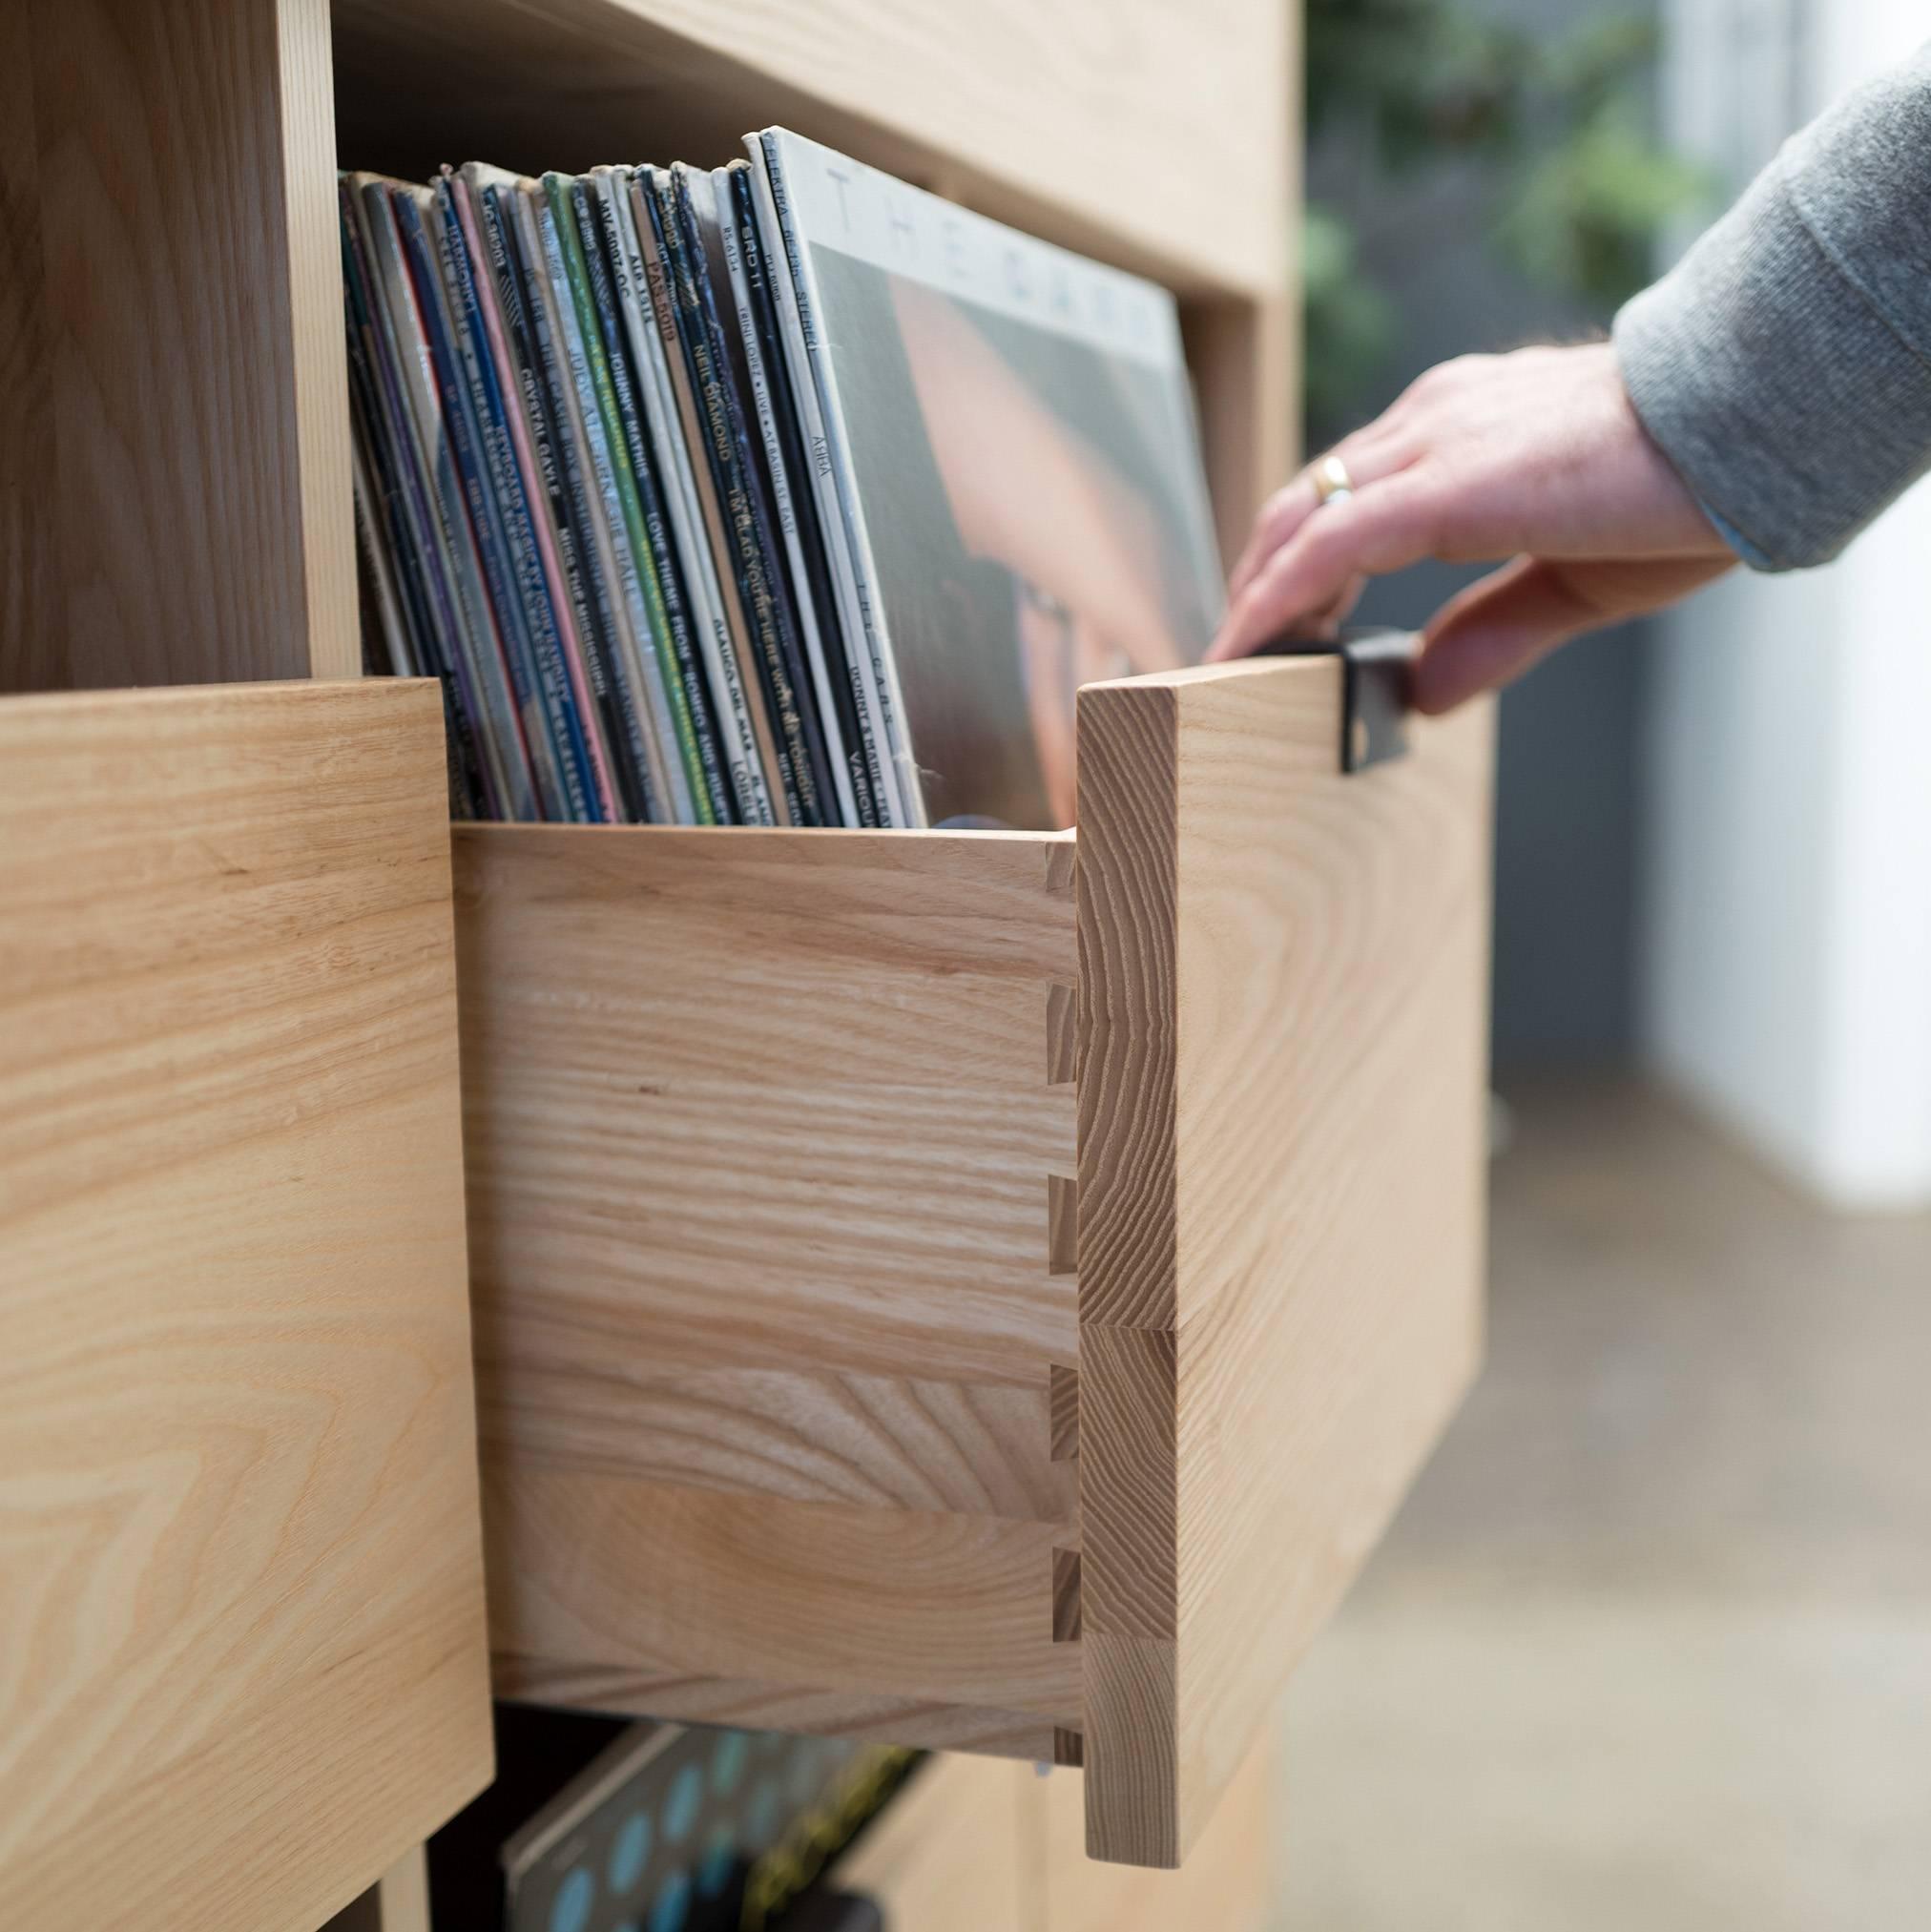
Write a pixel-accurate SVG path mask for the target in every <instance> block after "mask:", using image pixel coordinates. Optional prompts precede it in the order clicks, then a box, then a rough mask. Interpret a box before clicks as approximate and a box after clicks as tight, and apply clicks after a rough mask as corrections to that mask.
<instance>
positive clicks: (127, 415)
mask: <svg viewBox="0 0 1931 1932" xmlns="http://www.w3.org/2000/svg"><path fill="white" fill-rule="evenodd" d="M5 15H6V17H5V21H4V24H0V68H4V69H5V70H6V71H7V79H6V81H5V82H4V84H0V85H4V87H5V90H6V92H7V94H8V96H9V101H8V104H9V106H10V107H11V108H12V109H14V110H15V112H16V113H19V112H21V111H22V110H25V112H24V117H23V118H22V119H19V120H15V119H14V118H13V116H12V115H9V116H7V120H8V132H7V134H6V135H5V136H4V137H0V138H4V139H5V141H6V144H7V148H8V164H9V165H8V185H7V188H6V191H5V193H6V208H5V228H6V248H7V263H6V265H7V268H8V270H9V274H8V277H7V286H6V292H5V294H4V295H0V357H4V358H5V359H6V360H8V361H11V360H12V359H13V358H14V357H15V356H19V357H21V358H22V359H23V363H24V365H25V366H27V367H31V369H32V370H33V371H34V372H35V377H36V380H35V381H34V382H33V383H32V384H31V387H30V388H29V389H28V390H27V391H26V393H21V394H14V393H13V392H12V384H6V385H5V386H6V387H7V388H8V390H9V392H10V393H9V400H8V403H7V404H6V405H5V406H6V408H7V409H8V411H9V412H10V413H9V419H8V420H7V422H6V424H5V426H4V427H0V466H4V472H0V516H4V518H5V524H6V529H5V530H4V532H0V534H4V536H5V539H6V542H7V544H8V546H9V548H10V549H12V548H13V547H14V546H15V545H17V544H24V545H25V549H26V553H27V554H29V555H30V556H31V557H32V558H34V559H36V560H37V572H44V573H46V576H42V575H40V574H38V573H36V574H33V575H31V576H30V577H29V578H28V579H27V580H26V583H25V585H24V587H23V589H22V590H21V591H19V592H11V591H10V592H9V593H8V594H7V595H5V596H0V618H4V621H5V625H6V628H5V629H4V630H0V690H22V689H27V688H30V687H45V686H49V685H60V686H73V687H89V686H94V687H97V686H110V685H127V684H162V683H179V682H187V681H194V680H216V679H229V678H273V677H294V676H306V675H323V676H349V675H354V674H355V673H356V671H357V670H358V668H359V666H360V662H361V651H360V641H359V629H358V619H357V613H356V593H355V575H354V571H355V562H354V551H353V548H352V545H353V541H354V538H353V532H352V528H351V524H350V508H349V460H348V429H347V420H346V409H347V378H346V365H345V362H344V359H343V345H342V313H341V304H342V296H341V275H340V266H339V244H338V242H337V239H336V232H335V195H334V135H333V109H332V92H331V86H330V71H329V34H328V9H327V5H326V0H211V4H204V5H199V6H195V7H155V6H151V5H146V4H143V0H18V4H16V5H13V6H10V7H9V8H8V9H6V10H5ZM30 148H31V153H30V152H29V150H30ZM23 507H24V509H25V515H24V517H23V513H22V511H23ZM23 523H25V524H26V525H28V526H31V541H28V540H27V539H26V538H24V537H22V536H21V535H20V532H21V530H22V527H23ZM49 578H51V581H49V580H48V579H49Z"/></svg>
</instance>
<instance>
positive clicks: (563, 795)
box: [425, 175, 609, 824]
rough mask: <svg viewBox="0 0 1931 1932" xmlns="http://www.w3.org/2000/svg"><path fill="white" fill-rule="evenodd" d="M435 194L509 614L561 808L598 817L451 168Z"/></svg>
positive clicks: (564, 815) (593, 770)
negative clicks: (499, 546)
mask: <svg viewBox="0 0 1931 1932" xmlns="http://www.w3.org/2000/svg"><path fill="white" fill-rule="evenodd" d="M433 194H434V197H435V198H434V200H433V202H432V203H430V204H429V205H428V206H427V207H426V210H425V214H426V217H427V222H426V225H427V226H428V227H429V228H430V229H432V230H433V233H434V236H435V240H436V244H437V250H438V253H439V255H440V257H441V261H442V268H443V279H444V293H445V295H446V297H447V298H448V300H449V302H450V304H451V312H450V317H449V321H450V323H451V333H452V336H453V338H454V342H455V345H456V351H457V356H458V359H459V361H460V363H461V365H462V371H463V374H464V376H465V378H466V379H467V384H468V388H469V398H468V401H469V405H470V414H471V416H472V417H473V419H474V422H475V426H476V429H477V431H478V433H479V437H480V440H481V443H482V446H483V448H482V454H483V462H484V469H485V473H484V485H485V489H486V492H487V494H488V499H489V510H490V515H491V520H492V522H493V523H494V524H495V526H496V532H497V536H498V539H499V541H500V542H501V544H502V546H503V550H504V552H505V556H504V564H505V569H506V571H508V574H509V586H510V589H511V591H512V593H513V595H514V598H515V601H516V608H515V611H514V612H513V613H512V616H513V617H514V618H515V619H516V620H517V626H516V628H517V635H518V641H519V649H520V650H521V651H522V652H523V653H524V654H525V659H524V674H525V675H526V677H527V678H528V679H529V681H530V685H531V696H532V697H533V699H534V701H535V703H536V704H537V705H538V706H539V708H540V716H541V721H542V723H543V725H544V727H545V729H546V731H547V734H548V741H549V744H550V755H551V759H552V768H553V770H554V772H555V775H556V782H557V784H558V788H559V793H558V804H559V812H558V816H559V817H560V818H561V819H562V820H563V821H565V822H567V823H571V824H583V823H586V822H599V821H603V820H605V819H607V818H608V816H609V813H608V810H607V808H606V800H608V791H607V790H603V789H602V788H600V785H599V779H600V778H601V774H602V760H601V759H600V758H596V757H595V756H594V755H593V754H592V749H591V744H590V741H589V739H588V738H587V737H586V726H587V724H588V722H589V720H587V719H585V718H584V717H581V716H580V715H579V714H578V711H577V708H576V700H575V696H574V694H573V693H572V692H571V683H570V671H569V667H568V666H567V664H566V663H565V661H564V655H563V639H562V636H561V634H559V633H558V630H557V626H556V610H555V607H554V605H552V603H551V601H550V583H549V581H548V579H547V578H546V576H545V574H544V570H543V559H542V557H541V555H540V554H539V552H538V551H537V546H536V532H535V530H534V528H533V527H532V525H531V523H530V521H529V501H528V498H527V497H526V495H525V492H524V488H523V475H522V471H521V469H520V468H519V467H518V465H517V461H516V451H515V449H514V447H512V445H511V442H510V437H509V418H508V416H507V414H506V413H505V409H504V398H503V389H502V385H501V384H500V383H499V382H498V381H497V378H496V364H495V358H494V356H493V355H492V354H491V353H490V348H489V342H488V331H487V329H486V328H485V325H484V321H483V309H482V302H481V299H480V295H479V292H478V289H477V286H476V264H475V261H474V260H473V259H472V258H471V256H470V253H469V247H468V242H467V238H466V237H465V235H464V233H463V227H462V220H461V217H460V214H459V213H458V210H457V208H456V201H455V190H454V187H453V184H452V181H451V177H449V176H447V175H445V176H444V177H442V178H441V180H439V181H438V182H437V184H436V187H435V189H434V190H433Z"/></svg>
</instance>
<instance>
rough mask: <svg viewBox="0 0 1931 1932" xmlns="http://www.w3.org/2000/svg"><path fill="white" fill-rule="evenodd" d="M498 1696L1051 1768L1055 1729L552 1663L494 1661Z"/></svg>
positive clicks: (974, 1712)
mask: <svg viewBox="0 0 1931 1932" xmlns="http://www.w3.org/2000/svg"><path fill="white" fill-rule="evenodd" d="M496 1689H497V1694H498V1695H499V1696H502V1697H506V1698H509V1699H512V1700H524V1701H528V1702H530V1703H536V1704H561V1705H565V1706H569V1707H572V1708H576V1709H581V1710H589V1711H611V1712H619V1713H629V1714H634V1715H636V1716H639V1717H658V1718H662V1719H665V1720H667V1721H669V1722H673V1723H680V1724H724V1725H729V1726H731V1727H732V1728H734V1729H737V1730H742V1731H798V1732H802V1733H804V1734H805V1735H808V1736H824V1737H854V1738H859V1739H862V1740H865V1741H868V1742H873V1743H879V1744H896V1745H901V1746H904V1747H907V1748H909V1749H912V1750H922V1751H956V1752H967V1753H970V1754H972V1755H975V1756H981V1755H985V1756H993V1757H1008V1758H1019V1759H1023V1760H1025V1762H1026V1763H1028V1765H1031V1764H1049V1763H1052V1762H1054V1761H1055V1759H1054V1755H1053V1754H1054V1735H1055V1732H1054V1726H1053V1724H1052V1722H1051V1720H1050V1719H1049V1718H1045V1717H1041V1716H1039V1715H1037V1714H1033V1713H1030V1712H1025V1711H1000V1710H997V1709H994V1708H993V1707H992V1706H990V1705H985V1704H942V1703H937V1702H934V1701H933V1700H931V1699H929V1698H915V1697H893V1696H882V1695H876V1694H870V1693H863V1692H852V1691H823V1690H814V1689H811V1688H809V1687H801V1686H799V1685H797V1684H760V1683H758V1682H755V1681H753V1680H751V1679H748V1678H732V1677H715V1676H700V1677H686V1676H678V1675H676V1674H675V1673H674V1672H653V1671H648V1670H642V1671H640V1670H635V1669H630V1668H625V1667H622V1666H617V1665H608V1664H597V1665H585V1666H565V1665H562V1664H559V1663H558V1662H557V1661H556V1660H555V1659H554V1658H549V1657H514V1656H509V1655H501V1654H499V1656H498V1658H497V1667H496Z"/></svg>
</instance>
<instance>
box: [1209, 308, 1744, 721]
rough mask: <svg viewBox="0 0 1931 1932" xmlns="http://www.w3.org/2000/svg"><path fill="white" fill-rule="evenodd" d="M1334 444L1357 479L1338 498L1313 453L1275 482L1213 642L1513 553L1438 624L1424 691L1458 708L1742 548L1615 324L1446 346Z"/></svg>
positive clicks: (1419, 694) (1711, 573)
mask: <svg viewBox="0 0 1931 1932" xmlns="http://www.w3.org/2000/svg"><path fill="white" fill-rule="evenodd" d="M1332 453H1333V454H1334V455H1336V456H1338V457H1339V459H1340V461H1341V463H1342V464H1343V465H1344V466H1345V467H1346V471H1347V474H1348V476H1349V477H1350V478H1351V479H1352V481H1353V483H1354V487H1355V488H1354V494H1353V495H1351V496H1348V497H1338V498H1336V499H1335V500H1334V501H1332V502H1330V503H1328V504H1327V505H1326V506H1324V507H1323V506H1322V505H1321V504H1320V501H1319V498H1318V495H1317V493H1316V489H1315V486H1314V483H1313V481H1312V478H1311V476H1310V475H1309V474H1307V473H1305V472H1304V473H1303V474H1302V475H1301V476H1299V477H1298V478H1297V479H1296V480H1295V481H1294V482H1293V483H1291V484H1289V485H1288V486H1287V487H1286V488H1284V489H1282V490H1280V491H1278V492H1277V494H1276V495H1275V496H1274V497H1273V498H1271V499H1270V500H1269V502H1268V503H1267V505H1266V507H1265V508H1264V509H1262V511H1261V513H1260V516H1259V519H1258V520H1257V522H1256V526H1255V530H1254V535H1253V536H1252V538H1250V539H1249V542H1248V545H1247V550H1246V551H1245V553H1244V554H1243V555H1242V556H1241V558H1240V561H1239V562H1238V563H1237V564H1236V565H1235V570H1234V575H1233V578H1232V579H1231V581H1230V583H1229V586H1228V594H1229V598H1230V605H1229V610H1228V614H1227V621H1226V622H1225V623H1224V624H1223V625H1222V626H1221V629H1220V634H1219V635H1218V636H1217V637H1216V638H1215V641H1214V645H1213V648H1212V649H1211V650H1210V651H1209V653H1208V655H1209V657H1210V658H1224V657H1239V656H1243V655H1245V654H1247V653H1248V652H1251V651H1253V650H1255V649H1256V648H1257V647H1258V646H1260V645H1262V644H1264V643H1265V642H1267V640H1268V639H1269V638H1270V637H1275V636H1277V635H1278V634H1280V633H1281V632H1282V631H1284V630H1286V629H1287V628H1288V627H1289V626H1290V625H1293V624H1297V623H1303V622H1305V621H1307V620H1308V619H1310V618H1317V619H1318V618H1322V617H1326V616H1330V615H1332V614H1333V613H1335V612H1337V611H1338V610H1339V609H1340V608H1342V607H1344V606H1345V605H1346V604H1348V603H1350V602H1352V600H1353V594H1354V592H1355V590H1357V589H1358V588H1359V585H1360V579H1361V577H1362V576H1363V575H1364V574H1374V573H1379V572H1381V571H1395V570H1400V569H1402V567H1403V566H1405V565H1408V564H1412V563H1416V562H1419V561H1420V560H1421V559H1422V558H1423V557H1436V558H1440V559H1442V560H1443V561H1444V562H1450V563H1472V562H1477V561H1489V560H1493V559H1497V558H1503V557H1512V558H1513V559H1514V561H1513V562H1512V563H1508V564H1505V566H1504V568H1503V569H1501V570H1499V571H1495V572H1493V573H1492V574H1491V575H1489V576H1486V577H1484V578H1483V579H1482V580H1481V581H1480V582H1479V583H1475V584H1471V585H1470V586H1469V587H1468V588H1467V589H1466V590H1465V591H1464V592H1461V593H1460V594H1459V595H1458V596H1455V597H1453V598H1451V599H1450V600H1449V601H1448V602H1447V603H1446V604H1445V605H1443V608H1442V609H1441V610H1440V611H1438V612H1437V613H1435V615H1434V617H1433V618H1432V619H1431V620H1430V621H1429V624H1428V627H1427V629H1426V631H1425V632H1424V633H1423V634H1422V654H1421V656H1420V657H1419V659H1418V660H1417V662H1416V666H1415V676H1414V686H1413V696H1414V701H1415V705H1416V708H1417V709H1418V710H1421V711H1425V712H1440V711H1446V710H1448V709H1450V708H1451V707H1452V706H1454V705H1457V704H1460V703H1461V702H1462V701H1463V700H1464V698H1467V697H1472V696H1475V694H1476V693H1477V692H1481V691H1486V690H1489V689H1491V688H1492V687H1494V686H1496V685H1498V684H1503V683H1505V682H1506V681H1507V680H1508V679H1509V678H1511V677H1514V676H1516V675H1518V674H1520V673H1521V672H1523V671H1526V669H1527V668H1528V667H1529V666H1530V665H1531V664H1533V663H1535V662H1536V660H1537V659H1538V658H1541V657H1544V656H1547V654H1548V653H1549V652H1551V651H1553V650H1554V649H1555V648H1556V647H1557V646H1558V645H1559V644H1564V643H1567V642H1568V640H1569V639H1570V638H1571V637H1575V636H1578V635H1580V634H1582V633H1583V632H1585V631H1592V630H1595V629H1596V628H1598V627H1599V626H1601V625H1604V624H1613V623H1616V622H1619V621H1620V620H1622V619H1623V618H1626V617H1634V616H1639V615H1641V614H1643V613H1646V612H1650V611H1655V610H1660V609H1661V608H1662V607H1663V606H1664V605H1666V604H1671V603H1674V602H1675V601H1676V599H1677V598H1679V597H1682V596H1685V595H1687V594H1688V593H1689V592H1691V591H1693V590H1695V589H1696V588H1697V587H1698V586H1699V585H1701V584H1705V583H1708V582H1709V581H1710V580H1711V579H1712V578H1713V577H1716V576H1720V575H1721V574H1722V573H1723V571H1726V570H1728V569H1729V568H1730V567H1731V566H1732V565H1733V564H1734V562H1735V561H1736V559H1735V556H1734V552H1733V551H1731V550H1730V548H1729V546H1728V545H1727V544H1725V543H1724V541H1723V539H1722V538H1721V537H1720V536H1718V535H1717V533H1716V530H1715V529H1714V527H1713V525H1712V524H1711V522H1710V519H1709V518H1708V517H1707V516H1705V515H1704V513H1703V511H1702V510H1701V509H1699V508H1698V507H1697V504H1696V501H1695V499H1694V498H1693V497H1692V495H1691V494H1690V492H1689V491H1688V490H1687V489H1686V488H1684V486H1683V483H1682V481H1681V479H1680V478H1679V477H1678V476H1677V474H1676V472H1675V471H1674V470H1673V469H1672V468H1671V467H1670V465H1669V462H1668V461H1667V460H1666V458H1665V457H1664V455H1663V453H1662V451H1661V450H1660V449H1658V448H1657V447H1656V446H1655V445H1654V444H1653V443H1652V442H1651V440H1650V438H1649V435H1648V433H1647V432H1646V431H1645V430H1644V428H1643V426H1642V424H1641V423H1640V422H1639V421H1638V420H1637V417H1636V412H1635V410H1634V409H1633V408H1632V407H1631V406H1630V399H1629V395H1628V392H1627V391H1626V390H1625V389H1624V387H1623V379H1622V374H1621V372H1620V370H1619V369H1618V368H1617V365H1616V358H1615V351H1614V349H1613V348H1612V347H1611V346H1610V344H1609V343H1590V344H1588V345H1587V346H1584V347H1578V348H1534V349H1518V350H1516V351H1515V352H1514V353H1513V354H1510V355H1505V356H1464V357H1461V358H1459V359H1458V360H1456V361H1455V362H1452V363H1443V364H1441V365H1440V366H1439V367H1437V368H1433V369H1430V370H1429V371H1428V372H1427V373H1426V374H1425V375H1423V376H1422V377H1421V378H1419V379H1418V380H1417V381H1416V382H1415V383H1414V384H1411V385H1410V387H1409V388H1408V389H1407V390H1406V391H1405V392H1404V393H1403V394H1402V396H1401V397H1400V398H1399V400H1397V402H1396V403H1395V404H1394V405H1393V406H1392V407H1391V408H1390V409H1388V411H1387V412H1386V413H1385V414H1384V415H1382V416H1381V417H1380V418H1379V419H1377V420H1376V421H1375V422H1373V423H1370V424H1369V425H1368V426H1366V427H1365V428H1362V429H1358V430H1357V431H1355V433H1354V434H1353V435H1351V436H1349V437H1346V438H1345V439H1343V440H1342V441H1341V442H1340V443H1339V444H1337V445H1336V446H1335V448H1334V450H1333V452H1332ZM1317 512H1318V513H1317Z"/></svg>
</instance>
